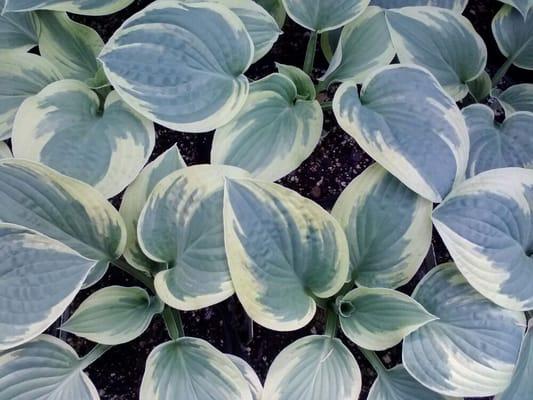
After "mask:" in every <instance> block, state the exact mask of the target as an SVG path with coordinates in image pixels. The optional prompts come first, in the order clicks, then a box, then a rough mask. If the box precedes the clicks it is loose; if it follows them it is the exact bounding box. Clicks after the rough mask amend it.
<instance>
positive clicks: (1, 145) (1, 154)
mask: <svg viewBox="0 0 533 400" xmlns="http://www.w3.org/2000/svg"><path fill="white" fill-rule="evenodd" d="M2 158H13V154H11V149H10V148H9V146H8V145H7V144H6V142H0V159H2Z"/></svg>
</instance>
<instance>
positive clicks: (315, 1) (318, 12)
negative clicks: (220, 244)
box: [283, 0, 370, 33]
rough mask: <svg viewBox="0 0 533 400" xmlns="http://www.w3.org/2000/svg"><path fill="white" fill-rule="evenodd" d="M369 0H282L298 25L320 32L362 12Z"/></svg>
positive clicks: (343, 22)
mask: <svg viewBox="0 0 533 400" xmlns="http://www.w3.org/2000/svg"><path fill="white" fill-rule="evenodd" d="M369 2H370V0H283V5H284V6H285V10H287V14H289V17H291V19H293V20H294V21H295V22H296V23H297V24H298V25H301V26H303V27H305V28H307V29H309V30H311V31H316V32H318V33H322V32H325V31H331V30H333V29H337V28H340V27H341V26H343V25H346V24H347V23H348V22H350V21H353V20H354V19H356V18H357V17H358V16H359V15H361V14H362V13H363V11H364V10H365V8H366V7H367V6H368V3H369Z"/></svg>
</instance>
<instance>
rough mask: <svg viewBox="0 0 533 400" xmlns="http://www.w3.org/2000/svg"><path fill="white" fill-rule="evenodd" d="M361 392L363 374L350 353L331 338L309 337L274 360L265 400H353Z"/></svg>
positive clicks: (288, 348)
mask: <svg viewBox="0 0 533 400" xmlns="http://www.w3.org/2000/svg"><path fill="white" fill-rule="evenodd" d="M360 392H361V372H360V370H359V366H358V365H357V361H356V360H355V358H354V356H353V355H352V353H350V350H348V349H347V348H346V346H344V344H343V343H342V342H341V341H340V340H339V339H335V338H330V337H329V336H307V337H304V338H302V339H299V340H297V341H296V342H294V343H292V344H291V345H289V346H288V347H287V348H286V349H285V350H283V351H282V352H281V353H280V354H279V355H278V356H277V357H276V359H275V360H274V362H273V363H272V365H271V366H270V369H269V371H268V375H267V378H266V382H265V391H264V394H263V398H264V399H269V400H292V399H305V400H325V399H335V400H353V399H357V398H358V397H359V393H360Z"/></svg>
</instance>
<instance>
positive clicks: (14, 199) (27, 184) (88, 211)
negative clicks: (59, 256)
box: [0, 159, 126, 261]
mask: <svg viewBox="0 0 533 400" xmlns="http://www.w3.org/2000/svg"><path fill="white" fill-rule="evenodd" d="M0 221H4V222H9V223H13V224H17V225H22V226H25V227H27V228H29V229H33V230H35V231H38V232H40V233H42V234H44V235H46V236H48V237H51V238H53V239H56V240H58V241H60V242H62V243H64V244H66V245H67V246H69V247H70V248H72V249H74V250H76V251H77V252H78V253H80V254H81V255H83V256H84V257H87V258H90V259H93V260H99V261H104V260H105V261H110V260H114V259H116V258H118V257H120V255H121V254H122V252H123V251H124V246H125V244H126V230H125V227H124V223H123V222H122V218H120V215H119V213H118V212H117V211H116V210H115V209H114V208H113V206H111V204H109V203H108V202H107V201H106V200H105V199H104V197H103V196H102V195H101V194H100V193H98V192H97V191H96V190H94V189H93V188H92V187H90V186H88V185H86V184H85V183H82V182H79V181H77V180H74V179H72V178H69V177H67V176H64V175H61V174H59V173H57V172H55V171H53V170H51V169H50V168H47V167H45V166H43V165H41V164H37V163H33V162H31V161H26V160H17V159H12V160H10V159H5V160H1V161H0Z"/></svg>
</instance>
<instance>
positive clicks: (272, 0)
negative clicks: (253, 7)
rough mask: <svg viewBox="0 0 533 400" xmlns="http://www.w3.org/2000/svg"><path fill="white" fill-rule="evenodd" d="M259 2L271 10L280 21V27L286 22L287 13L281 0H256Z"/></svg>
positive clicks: (271, 13)
mask: <svg viewBox="0 0 533 400" xmlns="http://www.w3.org/2000/svg"><path fill="white" fill-rule="evenodd" d="M254 1H255V2H256V3H257V4H259V5H260V6H261V7H263V8H264V9H265V10H267V11H268V12H269V14H270V15H272V17H274V19H275V20H276V22H277V23H278V26H279V27H280V28H282V27H283V25H284V24H285V18H286V17H287V13H286V12H285V7H284V6H283V3H282V1H281V0H254Z"/></svg>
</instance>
